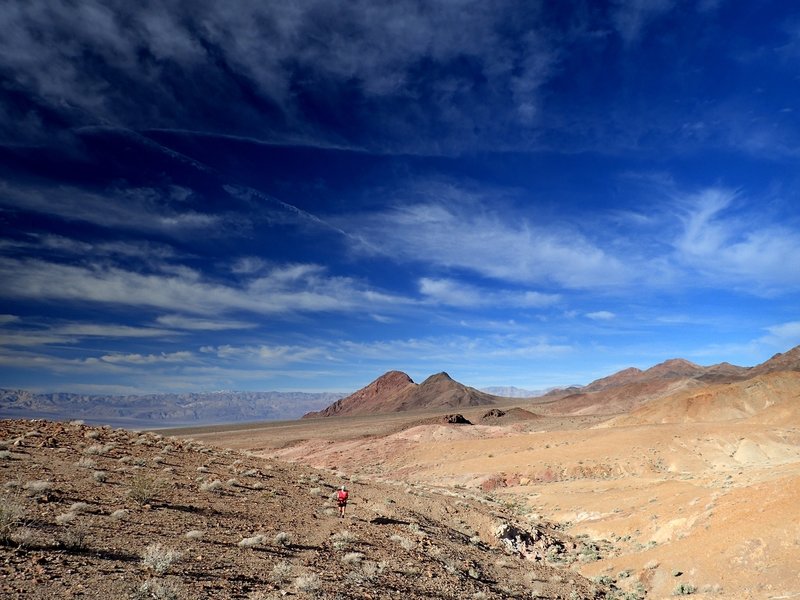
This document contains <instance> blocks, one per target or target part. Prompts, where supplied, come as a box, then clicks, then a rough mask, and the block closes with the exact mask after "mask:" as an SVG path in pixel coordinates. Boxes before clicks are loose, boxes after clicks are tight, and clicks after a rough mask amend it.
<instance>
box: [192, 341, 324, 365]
mask: <svg viewBox="0 0 800 600" xmlns="http://www.w3.org/2000/svg"><path fill="white" fill-rule="evenodd" d="M201 352H203V353H205V354H213V355H214V356H216V357H217V358H222V359H235V360H236V361H237V362H240V361H244V362H247V363H251V364H260V365H271V366H274V365H283V364H288V363H294V362H305V361H308V360H311V359H318V358H320V357H321V356H322V355H324V351H323V350H322V349H321V348H319V347H313V346H312V347H300V346H269V345H266V344H262V345H258V346H231V345H222V346H216V347H214V346H203V348H201Z"/></svg>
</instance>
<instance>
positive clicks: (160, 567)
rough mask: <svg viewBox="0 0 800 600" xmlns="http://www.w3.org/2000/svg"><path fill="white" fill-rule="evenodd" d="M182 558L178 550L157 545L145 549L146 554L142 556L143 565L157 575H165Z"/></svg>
mask: <svg viewBox="0 0 800 600" xmlns="http://www.w3.org/2000/svg"><path fill="white" fill-rule="evenodd" d="M180 558H181V553H180V552H178V551H177V550H174V549H172V548H166V547H165V546H162V545H161V544H159V543H155V544H150V545H149V546H148V547H147V548H145V550H144V554H142V563H144V566H145V567H147V568H148V569H151V570H152V571H153V572H154V573H155V574H156V575H163V574H164V573H166V572H167V571H169V568H170V567H171V566H172V565H173V564H174V563H176V562H177V561H179V560H180Z"/></svg>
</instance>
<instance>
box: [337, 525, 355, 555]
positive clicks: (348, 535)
mask: <svg viewBox="0 0 800 600" xmlns="http://www.w3.org/2000/svg"><path fill="white" fill-rule="evenodd" d="M357 539H358V536H357V535H356V534H354V533H353V532H351V531H348V530H347V529H345V530H343V531H339V532H337V533H334V534H333V535H332V536H331V542H332V543H333V547H334V548H335V549H336V550H345V549H347V548H349V547H350V546H351V545H352V544H353V543H354V542H355V541H356V540H357Z"/></svg>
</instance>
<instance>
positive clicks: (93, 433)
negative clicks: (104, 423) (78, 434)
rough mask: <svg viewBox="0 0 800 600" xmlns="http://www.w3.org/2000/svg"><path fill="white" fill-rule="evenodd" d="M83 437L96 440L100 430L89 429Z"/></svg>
mask: <svg viewBox="0 0 800 600" xmlns="http://www.w3.org/2000/svg"><path fill="white" fill-rule="evenodd" d="M83 437H85V438H86V439H87V440H96V439H97V438H99V437H100V432H99V431H97V430H96V429H90V430H89V431H87V432H86V433H84V434H83Z"/></svg>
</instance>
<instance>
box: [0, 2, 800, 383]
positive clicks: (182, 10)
mask: <svg viewBox="0 0 800 600" xmlns="http://www.w3.org/2000/svg"><path fill="white" fill-rule="evenodd" d="M0 31H2V35H0V387H4V388H23V389H29V390H32V391H41V392H45V391H64V392H79V393H96V394H137V393H152V392H189V391H211V390H243V391H244V390H261V391H268V390H278V391H331V392H333V391H336V392H350V391H353V390H356V389H358V388H360V387H363V386H364V385H366V384H368V383H369V382H370V381H372V380H374V379H375V378H377V377H378V376H380V375H381V374H382V373H384V372H386V371H388V370H393V369H397V370H401V371H404V372H406V373H408V374H409V375H410V376H411V377H412V378H413V379H414V380H415V381H418V382H419V381H422V380H423V379H424V378H425V377H427V376H429V375H431V374H433V373H437V372H440V371H446V372H448V373H449V374H450V375H451V376H452V377H453V378H454V379H456V380H458V381H460V382H462V383H465V384H467V385H470V386H473V387H479V388H481V387H488V386H516V387H520V388H525V389H529V390H542V389H547V388H551V387H554V386H565V385H573V384H586V383H589V382H591V381H592V380H594V379H597V378H599V377H603V376H606V375H609V374H611V373H613V372H616V371H618V370H621V369H623V368H627V367H631V366H634V367H639V368H647V367H649V366H652V365H654V364H657V363H659V362H661V361H664V360H667V359H670V358H677V357H680V358H685V359H688V360H691V361H693V362H696V363H698V364H702V365H711V364H715V363H719V362H722V361H727V362H731V363H734V364H738V365H741V366H752V365H755V364H758V363H760V362H762V361H764V360H766V359H768V358H769V357H770V356H772V355H773V354H775V353H777V352H784V351H786V350H788V349H790V348H792V347H794V346H796V345H798V344H800V314H798V308H800V268H799V267H800V198H799V197H798V196H799V195H800V185H798V184H800V181H798V179H800V169H798V159H799V158H800V115H799V114H798V111H800V104H798V99H800V7H795V6H794V4H793V3H790V2H783V1H780V2H770V1H753V2H735V1H733V0H727V1H726V0H716V1H715V0H697V1H690V0H615V1H611V2H600V1H567V0H565V1H564V2H546V1H537V0H527V1H513V0H510V1H503V0H490V1H488V2H487V1H486V0H480V1H475V0H449V1H438V2H437V1H433V0H414V1H412V0H349V1H347V2H344V1H330V0H328V1H320V0H304V1H303V2H294V3H292V2H289V3H287V2H277V1H262V0H236V1H233V0H232V1H230V2H225V3H221V2H212V1H210V0H194V1H192V2H185V1H177V0H172V1H154V0H140V1H138V2H135V3H133V2H129V1H127V0H103V1H97V2H95V1H90V0H74V1H61V2H57V1H52V0H24V1H21V0H7V1H5V2H3V3H2V4H1V5H0Z"/></svg>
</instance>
